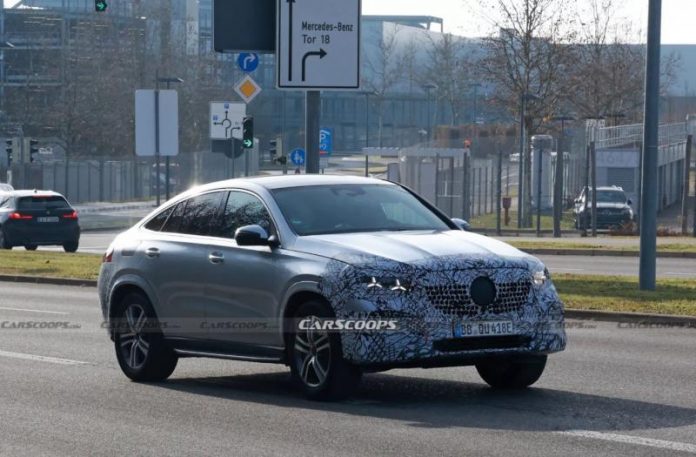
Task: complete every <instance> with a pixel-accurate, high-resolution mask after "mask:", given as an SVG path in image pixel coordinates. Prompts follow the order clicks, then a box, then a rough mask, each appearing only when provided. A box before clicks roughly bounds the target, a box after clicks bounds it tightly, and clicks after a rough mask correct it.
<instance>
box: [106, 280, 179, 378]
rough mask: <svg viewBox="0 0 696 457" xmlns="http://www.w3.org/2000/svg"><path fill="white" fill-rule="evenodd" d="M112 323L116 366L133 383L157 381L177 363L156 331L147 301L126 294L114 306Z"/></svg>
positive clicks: (155, 320) (155, 324)
mask: <svg viewBox="0 0 696 457" xmlns="http://www.w3.org/2000/svg"><path fill="white" fill-rule="evenodd" d="M115 315H116V317H115V319H114V322H113V324H114V325H115V328H114V349H115V350H116V358H117V360H118V364H119V366H120V367H121V370H122V371H123V374H125V375H126V376H127V377H129V378H130V379H131V380H133V381H136V382H161V381H164V380H165V379H167V378H168V377H169V376H170V375H171V374H172V373H173V372H174V369H175V368H176V364H177V362H178V360H179V358H178V357H177V355H176V354H175V353H174V351H173V350H172V349H171V348H170V347H169V346H168V345H167V344H166V343H165V341H164V337H163V336H162V333H161V332H160V331H159V330H158V325H157V317H156V316H155V313H154V311H153V309H152V305H151V304H150V301H149V300H148V299H147V298H146V297H145V296H144V295H143V294H140V293H130V294H128V295H126V296H125V297H124V298H123V300H121V303H119V304H118V311H117V312H116V314H115Z"/></svg>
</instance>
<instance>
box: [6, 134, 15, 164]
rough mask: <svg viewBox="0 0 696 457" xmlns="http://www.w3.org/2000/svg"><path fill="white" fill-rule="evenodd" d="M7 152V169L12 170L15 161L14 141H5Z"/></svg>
mask: <svg viewBox="0 0 696 457" xmlns="http://www.w3.org/2000/svg"><path fill="white" fill-rule="evenodd" d="M5 152H6V153H7V168H10V167H11V166H12V160H13V159H14V157H13V153H14V140H5Z"/></svg>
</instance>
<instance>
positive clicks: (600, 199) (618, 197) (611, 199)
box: [590, 190, 626, 203]
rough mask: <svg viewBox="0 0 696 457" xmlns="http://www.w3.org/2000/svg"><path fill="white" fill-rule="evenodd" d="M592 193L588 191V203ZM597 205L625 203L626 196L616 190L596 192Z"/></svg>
mask: <svg viewBox="0 0 696 457" xmlns="http://www.w3.org/2000/svg"><path fill="white" fill-rule="evenodd" d="M591 201H592V192H591V191H590V202H591ZM597 203H626V194H624V193H623V192H621V191H618V190H598V191H597Z"/></svg>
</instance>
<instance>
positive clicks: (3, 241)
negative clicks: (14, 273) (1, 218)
mask: <svg viewBox="0 0 696 457" xmlns="http://www.w3.org/2000/svg"><path fill="white" fill-rule="evenodd" d="M0 249H12V245H11V244H10V243H9V242H8V241H7V237H5V232H4V230H2V229H1V228H0Z"/></svg>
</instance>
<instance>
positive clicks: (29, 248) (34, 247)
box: [24, 244, 38, 251]
mask: <svg viewBox="0 0 696 457" xmlns="http://www.w3.org/2000/svg"><path fill="white" fill-rule="evenodd" d="M24 249H26V250H27V251H36V250H37V249H38V246H37V245H35V244H27V245H26V246H24Z"/></svg>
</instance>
